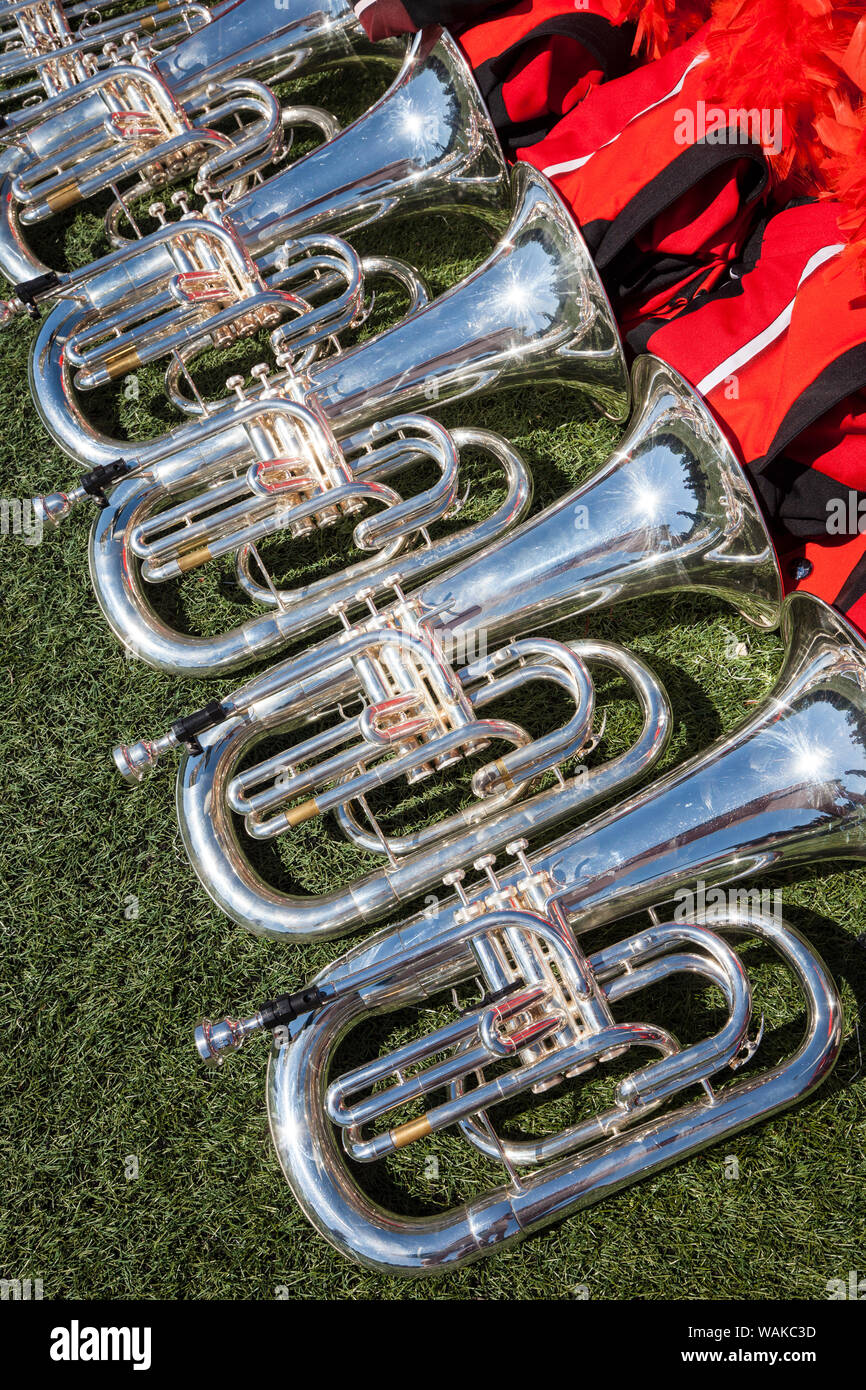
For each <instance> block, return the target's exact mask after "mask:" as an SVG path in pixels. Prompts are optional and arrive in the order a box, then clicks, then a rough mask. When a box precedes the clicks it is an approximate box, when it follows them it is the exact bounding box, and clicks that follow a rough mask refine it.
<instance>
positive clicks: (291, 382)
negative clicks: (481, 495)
mask: <svg viewBox="0 0 866 1390" xmlns="http://www.w3.org/2000/svg"><path fill="white" fill-rule="evenodd" d="M515 185H516V189H517V194H518V197H517V203H518V210H517V212H516V214H515V218H514V221H513V222H512V226H511V228H510V230H509V232H508V234H507V235H506V237H505V238H504V240H503V241H502V243H501V244H500V247H499V248H498V250H497V251H495V252H494V253H493V255H492V256H491V258H490V259H489V261H488V262H487V263H486V264H485V265H483V266H482V267H480V268H479V270H477V271H476V272H475V273H474V274H473V275H472V276H470V277H469V279H468V280H466V281H464V282H463V283H462V284H461V285H458V286H457V287H455V289H453V290H451V291H449V292H448V293H447V294H446V295H444V296H442V297H441V298H440V299H439V300H437V301H435V302H434V303H433V304H431V305H429V306H428V307H427V308H424V309H422V310H421V311H420V312H419V313H417V314H415V315H414V316H413V317H412V318H409V319H406V320H404V322H403V323H402V324H401V325H398V326H397V327H395V328H393V329H391V330H389V331H388V332H386V333H384V334H380V335H379V336H378V337H375V338H373V339H371V340H369V341H368V342H367V343H365V344H363V345H362V346H361V347H360V348H358V349H355V350H354V351H351V352H348V353H346V354H345V355H343V356H341V357H337V358H334V359H330V360H328V361H325V362H323V363H321V364H315V365H314V366H313V367H312V368H310V369H309V371H308V372H307V373H306V374H304V375H301V376H296V375H294V374H293V373H290V372H285V373H283V374H282V376H281V377H279V378H276V379H274V378H271V379H270V380H269V379H268V378H267V376H265V377H264V378H263V381H264V386H263V387H262V386H260V389H259V390H258V391H257V392H254V393H251V394H250V395H248V396H246V397H245V398H243V397H242V399H240V400H236V401H235V402H234V404H233V405H232V406H231V407H229V408H228V409H225V408H222V409H220V410H219V411H218V412H216V413H215V414H214V415H212V416H209V417H207V418H205V419H203V420H202V421H201V422H199V423H197V424H196V425H194V426H187V428H186V431H184V432H183V435H182V437H181V438H178V439H176V440H175V441H174V447H173V448H172V449H171V450H170V451H168V450H166V451H165V452H161V451H160V450H158V449H156V448H154V449H152V450H150V451H149V453H150V459H151V460H152V461H149V460H148V459H147V458H145V459H142V460H141V462H140V463H139V465H138V468H137V471H136V472H135V473H132V472H130V475H129V476H128V477H124V478H122V480H121V481H120V482H119V483H118V484H117V486H116V487H115V488H114V489H113V491H112V492H111V494H110V498H108V499H106V500H107V505H106V506H105V507H104V508H103V509H102V510H101V512H100V513H99V515H98V516H97V518H96V520H95V523H94V528H93V531H92V534H91V548H90V558H91V576H92V579H93V583H94V588H95V591H96V594H97V597H98V599H99V602H100V605H101V607H102V609H103V612H104V614H105V616H106V618H107V620H108V622H109V624H110V625H111V627H112V630H113V631H114V632H115V634H116V635H117V636H118V638H119V639H120V640H121V641H122V642H123V643H124V644H125V645H126V646H127V648H128V649H129V650H130V651H133V652H135V654H136V655H137V656H139V657H142V658H143V659H144V660H146V661H148V662H150V663H151V664H153V665H156V666H160V667H162V668H164V669H169V670H172V671H174V672H177V673H182V672H193V671H194V672H196V673H199V674H219V673H220V672H221V671H223V670H230V669H234V668H236V667H238V666H241V665H243V664H245V663H248V662H250V661H251V660H254V659H256V658H258V657H261V656H263V655H265V654H267V653H269V652H272V651H274V650H277V649H278V648H279V647H280V646H283V645H285V643H286V642H287V641H289V640H291V639H293V638H295V637H298V636H302V635H304V634H306V633H308V632H310V631H312V630H313V629H314V628H315V627H316V626H318V625H320V624H321V623H323V622H328V621H329V620H330V610H331V609H332V608H333V606H334V605H335V604H339V603H351V601H352V597H353V595H354V593H355V591H356V590H357V588H358V587H359V586H363V587H369V586H372V587H373V588H374V589H375V588H379V587H381V585H382V583H383V581H386V580H387V579H388V578H389V577H390V575H391V574H392V573H393V572H394V569H395V567H396V568H398V569H399V570H400V572H401V574H402V575H403V577H404V581H405V582H406V583H407V584H410V583H411V584H416V583H418V582H419V581H420V579H422V578H423V577H425V576H426V575H428V574H430V573H432V572H433V570H435V569H437V568H442V567H444V566H445V565H447V564H453V563H455V562H456V561H457V560H458V559H460V558H462V557H463V556H464V555H466V554H468V553H470V550H473V549H477V548H479V547H480V545H482V544H484V543H486V542H488V541H491V540H493V539H494V538H495V537H496V536H498V535H500V534H501V533H502V531H503V530H504V529H506V528H509V527H511V526H512V525H513V524H514V523H515V522H516V521H518V520H519V519H520V518H521V516H522V515H523V514H524V513H525V510H526V505H527V504H528V501H529V496H530V483H529V479H528V478H527V476H526V472H525V469H524V467H523V465H522V463H521V461H520V460H519V458H517V457H516V455H515V454H514V451H513V450H511V449H510V448H509V447H508V446H507V445H505V443H504V442H503V441H501V440H500V441H497V440H495V438H494V437H493V436H490V435H488V434H486V433H484V434H483V436H482V435H481V434H479V433H478V432H475V434H474V436H471V435H468V434H467V432H466V431H457V432H455V433H452V435H451V436H450V443H449V442H446V440H445V438H444V437H443V433H442V431H441V429H440V427H438V426H435V425H434V423H433V422H432V421H428V420H426V417H418V416H416V415H414V414H413V413H412V412H413V410H414V408H415V407H416V406H417V405H421V406H422V407H423V405H424V404H425V401H426V398H427V397H428V396H430V395H432V396H433V397H434V400H433V401H432V402H430V403H431V404H435V403H436V401H437V400H438V401H439V402H441V401H444V400H445V399H447V398H448V397H449V396H452V395H469V394H471V393H473V392H475V391H478V390H485V389H487V390H490V389H493V388H494V387H496V386H506V385H509V384H511V383H512V382H515V383H518V382H536V381H545V380H547V379H553V380H558V381H566V382H569V383H570V384H571V385H573V386H576V387H578V388H579V389H582V390H584V391H586V392H587V393H588V394H589V395H590V396H591V397H594V398H595V399H596V400H597V401H598V403H599V404H600V405H601V406H602V408H603V409H606V410H607V411H608V412H609V413H611V414H613V415H614V416H615V417H620V418H621V417H622V415H623V413H624V408H625V403H626V401H627V400H628V395H629V386H628V375H627V372H626V369H625V365H624V359H623V356H622V351H621V348H620V344H619V337H618V333H617V330H616V326H615V322H614V319H613V315H612V312H611V310H610V307H609V305H608V302H607V298H606V296H605V294H604V290H603V288H602V286H601V282H600V280H599V279H598V276H597V273H596V271H595V269H594V267H593V264H592V261H591V259H590V257H589V254H588V252H587V251H586V248H585V246H584V243H583V241H582V239H581V237H580V234H579V233H578V232H577V230H576V228H575V227H574V225H573V223H572V222H571V221H570V219H569V218H568V216H567V214H565V212H564V211H563V209H562V207H561V205H560V204H559V202H558V201H557V200H556V199H555V198H554V197H553V195H552V194H551V192H550V189H549V186H548V185H547V183H546V181H545V180H544V179H543V177H542V176H541V175H538V174H535V173H534V172H530V171H529V170H528V169H527V168H521V169H520V170H519V171H518V172H517V173H516V175H515ZM431 386H432V387H433V388H435V390H431ZM344 393H345V399H344ZM425 421H426V423H425ZM473 438H474V441H475V443H476V444H478V445H480V447H481V448H482V449H483V450H485V451H486V452H489V453H492V454H493V456H494V458H495V459H498V460H499V462H500V463H501V465H502V466H503V467H504V469H505V472H506V485H507V496H506V499H505V502H504V503H503V504H502V506H500V507H499V508H497V511H496V513H495V518H496V519H495V522H494V523H493V524H492V525H491V523H490V522H488V523H485V524H483V525H482V526H481V527H480V529H477V530H473V531H472V532H470V533H464V535H463V536H462V537H459V538H455V537H451V538H450V539H449V540H448V541H446V542H438V541H437V542H433V541H432V540H431V539H430V538H429V536H428V535H427V533H426V528H427V527H428V526H429V525H432V524H433V523H434V522H435V521H436V520H438V519H439V518H441V517H443V516H444V515H446V514H447V513H448V512H449V511H450V510H451V509H453V507H454V504H455V499H456V498H457V496H458V494H459V484H458V471H457V470H458V464H459V452H460V449H461V447H465V446H467V445H470V444H472V442H473ZM184 441H188V443H186V442H184ZM431 442H432V449H433V453H432V454H431ZM455 445H456V448H455ZM425 458H431V459H432V461H433V463H434V466H435V467H436V468H437V471H438V472H439V474H440V477H441V479H442V483H438V484H436V485H435V486H434V489H433V491H432V492H430V491H427V492H426V493H424V492H422V493H420V494H418V493H416V495H415V496H414V497H412V498H408V497H405V496H404V495H403V493H402V492H399V493H397V492H394V491H393V485H395V484H396V486H398V487H400V486H403V480H404V479H406V480H407V481H408V483H409V484H410V485H411V484H412V481H413V477H414V475H415V474H416V473H417V471H418V469H417V465H418V464H419V463H420V462H421V461H423V460H424V459H425ZM130 463H131V461H127V464H128V465H129V464H130ZM401 471H402V474H403V476H402V477H401V476H400V474H401ZM91 476H93V475H91ZM96 476H97V478H104V476H105V475H104V473H102V472H98V473H97V474H96ZM443 484H444V485H443ZM368 485H369V486H368ZM383 488H384V489H385V490H382V489H383ZM174 499H177V500H176V502H175V504H174V505H171V503H172V502H173V501H174ZM166 503H168V504H169V505H168V507H167V508H166ZM344 503H345V504H349V507H350V509H355V508H357V507H362V508H363V509H364V512H365V514H364V515H363V517H362V519H360V520H359V522H358V524H357V526H356V527H355V529H354V538H355V543H356V545H357V546H358V550H357V559H355V558H354V557H353V558H352V559H350V562H349V564H348V566H347V567H346V568H345V569H344V570H341V571H339V572H338V573H336V574H334V575H333V576H328V577H326V578H324V579H322V580H321V581H320V582H319V581H317V582H315V583H313V584H312V585H308V586H306V587H304V588H303V589H301V590H300V591H298V590H296V591H291V592H287V591H281V590H279V589H277V588H276V587H275V585H274V584H273V582H272V581H271V579H270V576H269V574H268V572H267V571H266V570H264V569H263V566H264V560H263V558H262V556H261V554H260V552H259V551H258V550H257V549H255V547H256V544H257V542H259V541H260V540H262V539H263V538H265V537H267V536H268V535H274V534H279V533H284V534H285V533H287V534H289V535H290V536H291V535H292V534H299V535H303V534H304V530H305V529H306V530H309V529H310V526H311V524H314V525H315V526H316V527H317V528H321V527H322V526H326V525H328V524H330V523H331V522H332V521H335V520H338V519H339V517H340V515H341V514H343V515H345V508H344V509H343V511H342V513H341V511H340V508H341V507H343V504H344ZM69 505H70V499H69V498H68V496H64V495H62V494H61V495H59V496H56V497H53V498H47V499H45V500H44V502H43V503H42V506H43V508H44V510H45V512H46V513H47V514H49V515H56V514H62V513H63V512H64V511H65V510H68V507H69ZM382 506H384V507H385V508H386V509H387V510H385V511H384V512H382V511H381V510H379V509H380V508H381V507H382ZM371 509H375V511H372V510H371ZM293 528H297V530H296V531H294V532H293ZM233 552H239V557H238V573H239V578H240V581H241V583H242V585H243V586H244V589H245V591H246V592H247V593H248V594H250V596H251V597H252V598H253V599H254V600H255V601H256V602H257V604H258V606H259V607H260V609H261V608H264V610H265V611H264V612H260V614H258V615H255V616H253V617H251V618H250V619H249V620H248V621H247V622H246V623H244V624H243V625H242V626H241V627H239V628H237V629H235V630H233V631H230V632H228V633H226V634H224V635H223V636H221V637H218V638H214V639H208V640H203V639H200V638H196V637H190V636H186V635H183V634H179V633H177V632H175V631H173V630H172V629H171V628H170V627H169V626H168V625H167V624H166V623H164V622H163V621H161V619H160V618H159V617H158V615H157V613H156V612H155V611H154V608H153V603H152V600H151V598H150V596H149V592H148V591H150V593H153V592H154V590H153V587H152V586H153V585H155V584H158V583H160V582H162V581H164V580H168V579H172V578H175V577H177V576H178V575H179V574H182V573H188V572H189V571H190V570H192V569H195V568H197V567H199V566H201V565H202V564H206V563H208V562H209V561H210V560H212V559H214V558H217V557H219V556H220V555H223V554H229V553H233ZM260 572H262V573H263V574H264V577H263V578H262V577H260Z"/></svg>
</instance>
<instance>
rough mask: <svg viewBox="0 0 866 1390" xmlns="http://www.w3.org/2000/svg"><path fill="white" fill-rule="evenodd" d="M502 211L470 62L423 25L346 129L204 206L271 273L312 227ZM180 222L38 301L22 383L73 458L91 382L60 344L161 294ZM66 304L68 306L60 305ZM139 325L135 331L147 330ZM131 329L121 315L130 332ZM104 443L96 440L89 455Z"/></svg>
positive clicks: (501, 167) (83, 451)
mask: <svg viewBox="0 0 866 1390" xmlns="http://www.w3.org/2000/svg"><path fill="white" fill-rule="evenodd" d="M218 157H219V158H223V159H224V158H225V157H226V156H225V153H223V154H221V155H220V156H218ZM212 182H213V180H212V179H211V183H212ZM510 206H511V185H510V180H509V177H508V172H507V169H506V166H505V162H504V159H503V156H502V152H501V150H500V147H499V142H498V139H497V136H496V132H495V130H494V128H493V125H492V124H491V121H490V118H489V116H488V115H487V112H486V109H485V107H484V103H483V101H482V99H481V96H480V93H479V92H478V89H477V87H476V84H475V81H474V78H473V76H472V72H471V69H470V68H469V66H468V64H467V63H466V60H465V59H464V57H463V56H462V54H461V53H460V50H459V49H458V47H457V45H456V44H455V43H454V41H453V40H452V39H451V38H450V37H449V35H447V34H446V33H443V32H442V31H441V30H432V31H428V32H426V33H424V34H421V35H418V36H416V38H415V39H414V40H413V42H412V44H411V45H410V48H409V52H408V54H407V57H406V60H405V62H404V64H403V67H402V69H401V72H400V74H399V75H398V77H397V79H396V81H395V83H394V84H393V86H392V87H391V88H390V89H389V91H388V92H387V93H386V94H385V96H384V97H383V98H382V99H381V100H380V101H379V102H377V103H375V105H374V106H373V107H372V108H371V110H370V111H369V112H367V113H366V114H365V115H364V116H362V117H361V118H360V119H359V120H358V121H356V122H355V123H354V124H353V125H352V126H350V127H349V128H348V129H347V130H346V131H344V132H343V133H342V134H341V135H338V136H335V137H334V138H331V139H329V140H328V141H327V143H326V144H325V145H323V146H322V147H321V148H320V149H319V150H314V151H313V152H312V153H311V154H309V155H307V156H306V157H305V158H304V159H301V160H299V161H297V162H296V163H294V164H293V165H291V166H290V167H289V168H288V169H286V170H284V171H283V172H282V173H280V174H277V175H274V176H273V177H271V178H270V179H267V180H265V182H263V183H262V184H260V185H259V186H258V188H257V189H256V190H255V191H254V193H252V194H250V195H248V196H245V197H242V198H241V199H240V200H239V201H238V200H233V201H232V202H231V203H225V202H223V203H220V204H217V203H212V204H211V205H209V208H208V209H207V210H206V215H207V216H209V217H210V218H211V219H212V220H213V221H214V222H215V223H218V224H219V226H220V227H221V228H222V229H224V230H226V231H228V232H230V233H232V234H234V235H236V236H237V237H238V238H239V248H238V254H239V255H240V254H243V255H245V256H246V257H247V258H248V259H249V258H253V259H255V260H256V262H257V263H258V265H259V268H260V271H261V273H262V274H263V275H264V276H265V277H268V278H272V270H273V268H274V266H275V265H276V259H275V253H277V255H279V254H280V253H281V249H282V248H288V249H289V250H290V249H291V247H292V245H293V243H294V241H295V240H297V239H299V238H304V237H306V236H309V235H311V234H312V235H315V236H317V237H319V238H321V237H322V235H323V234H325V233H327V232H334V231H340V232H351V231H352V230H353V229H356V228H358V227H360V226H364V225H366V224H367V223H369V222H371V221H374V220H375V221H376V222H377V224H378V223H381V221H382V219H383V218H386V217H389V216H393V215H398V216H403V215H407V214H412V213H417V212H421V211H423V212H425V213H430V212H434V211H436V210H444V211H463V212H470V213H472V214H473V215H475V216H477V217H479V218H481V219H482V220H484V221H485V222H486V223H487V224H489V225H490V226H491V227H493V228H496V229H497V230H500V231H501V230H503V228H504V227H505V226H506V224H507V222H508V217H509V209H510ZM186 220H187V218H182V219H181V221H180V222H179V223H175V224H173V225H170V226H167V227H164V228H161V229H160V230H159V231H158V232H156V233H153V234H152V235H151V236H148V237H145V238H143V239H142V240H141V241H139V242H137V243H133V244H130V245H128V246H126V247H124V248H121V249H119V250H118V251H116V252H114V253H113V254H112V255H111V256H107V257H103V258H102V259H101V260H99V261H95V262H93V263H92V264H91V265H90V266H87V267H84V268H83V269H81V270H77V271H75V272H74V273H72V274H70V275H67V276H63V277H61V278H60V280H59V281H58V283H57V284H56V285H54V286H53V287H51V288H49V289H47V290H46V291H45V292H44V293H43V294H42V295H41V298H40V302H41V303H47V302H49V301H50V300H52V299H57V300H60V301H61V302H60V303H59V304H58V306H57V308H56V309H55V311H54V313H53V314H52V315H51V316H50V318H49V320H48V321H47V322H46V324H45V325H44V326H43V328H42V331H41V332H40V335H39V338H38V340H37V344H36V349H35V362H34V367H33V373H32V386H33V391H34V394H35V399H36V404H37V408H38V409H39V410H40V413H41V414H42V416H43V419H44V420H45V423H46V425H47V427H48V429H49V431H50V432H51V433H52V434H53V435H54V437H55V438H56V439H57V441H58V443H60V445H61V447H62V448H65V449H66V450H67V452H70V453H72V454H73V456H76V454H77V455H78V456H81V457H83V458H93V459H94V461H95V456H94V450H93V448H92V447H91V446H90V441H91V437H92V432H91V431H90V429H89V427H88V425H87V422H86V417H85V415H84V413H83V410H82V408H81V405H80V403H79V402H78V401H76V400H75V398H74V395H73V384H77V385H78V386H79V387H82V386H83V387H87V386H88V385H89V383H88V382H85V381H81V380H78V381H77V383H73V381H72V377H71V373H70V363H69V349H68V344H69V343H70V342H71V341H73V340H74V339H75V337H76V336H77V334H78V333H80V332H81V331H82V329H83V328H84V326H85V325H87V324H90V323H93V322H97V323H98V322H100V321H102V320H106V321H110V317H111V316H112V314H116V313H117V312H122V313H124V314H127V313H128V314H129V316H130V320H131V316H132V315H134V314H135V312H136V305H137V304H138V303H139V302H142V303H143V304H145V305H146V304H147V303H149V301H150V300H151V299H152V298H154V297H155V296H160V295H165V294H166V293H167V292H168V289H169V286H170V281H171V277H172V276H173V275H174V274H175V271H176V268H177V263H178V261H179V259H180V257H181V248H180V243H181V242H183V241H184V240H185V241H187V242H188V240H189V234H188V231H187V230H186V225H185V224H186ZM175 239H177V242H178V245H177V246H175V244H174V241H175ZM187 256H188V253H187ZM293 288H294V287H293ZM295 292H296V293H299V294H301V295H303V290H302V289H296V290H295ZM64 299H70V300H74V303H68V304H65V305H64V304H63V302H62V301H63V300H64ZM142 323H143V326H142V327H141V328H140V329H139V333H140V334H144V333H146V323H145V322H144V320H142ZM133 328H134V322H132V321H129V322H128V331H129V332H130V333H132V332H133ZM186 360H187V361H188V360H189V356H187V358H186ZM295 366H296V368H297V366H298V362H297V361H296V362H295ZM105 443H106V441H104V439H103V440H101V441H99V442H97V444H96V451H97V452H101V450H102V449H103V448H104V447H105ZM135 447H136V446H135V445H132V446H129V445H127V446H126V447H125V448H122V449H120V452H123V453H124V454H128V453H129V451H130V448H132V449H133V450H134V449H135Z"/></svg>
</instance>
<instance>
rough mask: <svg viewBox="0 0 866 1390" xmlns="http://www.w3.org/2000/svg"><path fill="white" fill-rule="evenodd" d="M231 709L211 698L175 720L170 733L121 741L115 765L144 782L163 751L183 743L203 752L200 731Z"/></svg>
mask: <svg viewBox="0 0 866 1390" xmlns="http://www.w3.org/2000/svg"><path fill="white" fill-rule="evenodd" d="M227 715H228V711H227V710H226V709H225V708H224V707H223V706H222V705H221V704H220V702H219V700H212V701H211V703H210V704H209V705H205V706H204V708H203V709H200V710H196V711H195V713H194V714H187V715H185V716H184V718H183V719H177V720H175V722H174V724H172V726H171V728H170V729H169V731H168V733H167V734H162V735H161V736H160V737H159V738H153V739H150V738H144V739H141V740H140V741H139V742H138V743H121V744H119V745H118V747H117V748H115V749H114V751H113V753H112V757H113V758H114V766H115V767H116V768H117V771H118V772H119V773H120V775H121V777H123V778H124V780H125V781H127V782H141V781H142V780H143V779H144V777H145V776H146V775H147V773H148V772H150V771H151V769H152V768H155V767H156V765H157V763H158V762H159V760H160V758H161V757H162V756H163V754H164V753H169V752H171V751H172V749H175V748H180V747H181V745H183V746H184V747H186V748H188V749H189V751H190V752H191V753H200V752H201V751H202V748H201V744H200V743H199V741H198V735H199V734H202V733H204V732H205V730H206V729H213V728H215V727H216V725H217V724H221V723H222V722H223V720H224V719H225V718H226V717H227Z"/></svg>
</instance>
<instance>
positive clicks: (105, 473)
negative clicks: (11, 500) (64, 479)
mask: <svg viewBox="0 0 866 1390" xmlns="http://www.w3.org/2000/svg"><path fill="white" fill-rule="evenodd" d="M130 471H131V469H130V465H129V464H128V463H127V462H126V460H125V459H115V460H114V462H113V463H98V464H97V465H96V467H95V468H91V470H90V472H89V473H82V475H81V481H80V482H79V484H78V487H76V488H73V489H72V491H71V492H49V493H46V495H45V496H44V497H34V498H33V510H34V513H35V514H36V516H38V518H39V520H40V521H42V522H50V524H51V525H52V526H57V525H58V523H59V522H61V521H62V520H63V518H64V517H67V516H68V515H69V513H70V512H71V511H72V508H73V507H77V506H78V503H79V502H83V501H84V500H85V498H87V497H89V498H91V500H92V501H94V502H95V503H96V505H97V506H98V507H99V508H101V509H104V508H105V507H107V506H108V497H107V496H106V492H105V489H106V488H107V487H109V486H110V485H111V483H116V482H117V480H118V478H122V477H124V475H125V474H127V473H129V472H130Z"/></svg>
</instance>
